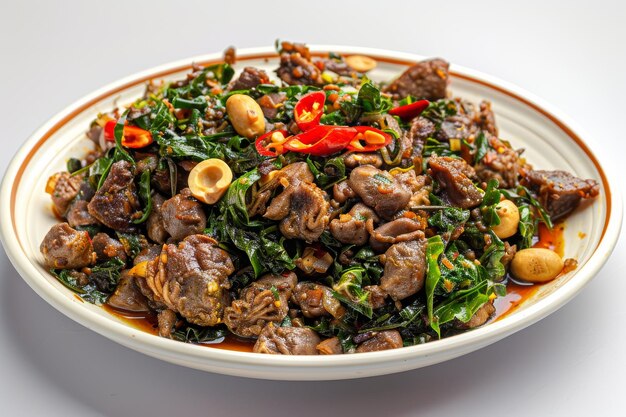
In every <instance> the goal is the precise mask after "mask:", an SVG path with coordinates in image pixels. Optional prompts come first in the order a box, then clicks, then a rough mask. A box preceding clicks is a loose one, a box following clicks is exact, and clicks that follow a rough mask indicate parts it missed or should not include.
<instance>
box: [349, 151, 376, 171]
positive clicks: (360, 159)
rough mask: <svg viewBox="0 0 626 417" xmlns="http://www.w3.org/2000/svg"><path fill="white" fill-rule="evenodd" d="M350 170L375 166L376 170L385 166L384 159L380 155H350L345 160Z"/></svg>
mask: <svg viewBox="0 0 626 417" xmlns="http://www.w3.org/2000/svg"><path fill="white" fill-rule="evenodd" d="M343 162H344V163H345V164H346V167H348V168H356V167H358V166H361V165H373V166H375V167H376V168H380V167H381V166H383V158H382V157H381V156H380V155H379V154H378V153H350V154H348V155H346V156H345V157H344V158H343Z"/></svg>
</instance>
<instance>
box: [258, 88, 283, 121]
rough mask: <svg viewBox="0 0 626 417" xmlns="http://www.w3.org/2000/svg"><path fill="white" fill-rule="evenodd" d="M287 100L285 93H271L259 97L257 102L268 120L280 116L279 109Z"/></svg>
mask: <svg viewBox="0 0 626 417" xmlns="http://www.w3.org/2000/svg"><path fill="white" fill-rule="evenodd" d="M286 99H287V95H286V94H285V93H283V92H280V93H270V94H265V95H264V96H261V97H259V99H258V100H257V101H256V102H257V103H259V106H261V110H262V111H263V116H265V118H266V119H268V120H271V119H274V118H275V117H276V116H277V115H278V109H279V108H280V107H281V106H282V105H283V104H282V103H283V102H284V101H285V100H286Z"/></svg>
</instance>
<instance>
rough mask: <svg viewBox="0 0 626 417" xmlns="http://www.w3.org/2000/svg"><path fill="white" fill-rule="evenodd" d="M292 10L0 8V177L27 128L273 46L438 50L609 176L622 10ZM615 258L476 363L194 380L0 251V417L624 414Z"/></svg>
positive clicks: (625, 68) (622, 288)
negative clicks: (524, 95) (101, 324)
mask: <svg viewBox="0 0 626 417" xmlns="http://www.w3.org/2000/svg"><path fill="white" fill-rule="evenodd" d="M296 3H297V2H296V1H293V0H292V1H281V2H273V3H272V2H260V1H256V2H244V1H232V0H231V1H220V2H209V1H184V2H183V1H180V2H171V3H169V2H168V3H166V2H161V1H154V0H153V1H133V2H131V1H111V0H108V1H97V2H79V1H66V2H53V1H41V2H34V1H19V2H18V1H11V2H9V1H7V0H0V121H1V122H2V123H1V124H0V126H1V127H0V143H1V145H2V148H1V150H0V172H4V170H5V169H6V166H7V164H8V163H9V161H10V159H11V157H12V155H13V154H14V153H15V152H16V150H17V149H18V147H19V146H20V145H21V143H22V142H23V141H24V140H25V139H26V138H27V137H28V135H29V134H31V133H32V132H33V131H34V129H35V128H36V127H37V126H39V125H40V124H41V123H43V122H44V121H46V119H47V118H49V117H50V116H52V115H53V114H54V113H56V112H58V111H59V110H61V109H62V108H64V107H65V106H67V105H68V104H70V103H71V102H73V101H75V100H76V99H78V98H80V97H81V96H83V95H85V94H87V93H89V92H91V91H92V90H94V89H96V88H98V87H100V86H102V85H103V84H106V83H109V82H111V81H114V80H116V79H118V78H120V77H122V76H125V75H128V74H130V73H133V72H136V71H139V70H143V69H146V68H149V67H152V66H154V65H157V64H161V63H164V62H168V61H171V60H175V59H180V58H186V57H189V56H192V55H197V54H203V53H208V52H215V51H221V50H223V49H224V48H225V47H226V46H228V45H231V44H233V45H236V46H238V47H248V46H265V45H271V44H272V43H273V42H274V40H275V39H276V38H277V37H280V38H281V39H288V40H300V41H307V42H309V43H327V44H332V43H334V44H345V45H359V46H370V47H377V48H388V49H395V50H400V51H407V52H413V53H418V54H422V55H438V56H442V57H445V58H446V59H448V60H449V61H451V62H453V63H457V64H460V65H463V66H467V67H470V68H474V69H477V70H480V71H483V72H486V73H489V74H492V75H495V76H497V77H499V78H502V79H505V80H507V81H510V82H513V83H516V84H518V85H519V86H521V87H523V88H525V89H527V90H529V91H531V92H533V93H535V94H537V95H539V96H541V97H542V98H544V99H545V100H547V101H548V102H550V103H552V104H554V105H555V106H557V107H559V108H561V109H562V110H563V111H564V112H565V113H566V114H568V115H570V116H571V117H573V118H574V119H575V120H576V121H577V122H578V124H579V125H580V126H582V128H583V129H585V130H586V131H587V132H589V136H588V138H587V140H588V142H589V144H590V145H591V146H592V148H593V149H594V151H595V152H596V153H597V155H598V156H599V158H600V160H601V161H602V162H603V163H604V164H605V165H606V166H607V167H610V166H612V167H617V166H619V167H620V168H622V169H624V166H625V164H624V154H625V152H626V137H625V136H624V132H625V129H624V123H626V120H624V119H625V118H624V110H623V109H624V99H625V96H626V52H625V51H626V47H625V45H624V44H625V42H626V29H625V28H626V24H625V18H626V7H625V6H624V4H625V3H624V2H620V1H613V2H611V1H593V2H577V1H554V2H548V1H545V0H544V1H521V2H516V3H515V4H514V5H513V4H511V2H506V1H490V2H482V1H463V2H453V1H433V0H430V1H427V2H421V1H420V2H418V1H412V2H409V1H393V2H392V1H382V2H381V1H376V2H373V1H364V0H362V1H338V0H335V1H321V0H317V1H309V2H301V3H302V4H301V5H300V4H296ZM455 3H458V4H455ZM175 4H179V5H178V6H175ZM579 4H584V5H585V6H579ZM623 177H624V176H623V175H622V176H621V178H620V179H621V180H622V184H621V185H620V184H617V186H618V187H622V190H623V189H624V186H623V184H624V178H623ZM625 254H626V242H625V239H621V241H620V243H619V244H618V246H617V248H616V249H615V252H614V255H613V256H612V257H611V258H610V259H609V260H608V262H607V264H606V266H605V267H604V269H603V270H602V272H601V273H600V274H599V275H598V276H597V277H596V278H595V280H594V281H592V282H591V284H590V285H589V286H588V287H586V288H585V289H584V291H583V292H582V293H581V294H580V295H579V296H578V297H577V298H575V299H574V300H573V301H572V302H570V303H569V304H568V305H566V306H565V307H563V308H562V309H561V310H559V311H558V312H556V313H555V314H553V315H552V316H550V317H548V318H546V319H544V320H543V321H541V322H539V323H537V324H535V325H533V326H531V327H530V328H528V329H526V330H523V331H521V332H519V333H517V334H515V335H513V336H511V337H509V338H507V339H505V340H503V341H501V342H498V343H496V344H494V345H491V346H489V347H487V348H485V349H482V350H480V351H478V352H475V353H472V354H469V355H466V356H464V357H461V358H458V359H455V360H452V361H449V362H446V363H443V364H439V365H435V366H431V367H429V368H425V369H420V370H415V371H410V372H405V373H402V374H396V375H390V376H384V377H376V378H369V379H361V380H352V381H337V382H316V383H297V382H267V381H260V380H250V379H241V378H235V377H227V376H220V375H214V374H209V373H203V372H199V371H194V370H191V369H186V368H182V367H178V366H175V365H170V364H167V363H164V362H161V361H158V360H156V359H152V358H149V357H147V356H144V355H142V354H140V353H136V352H134V351H131V350H129V349H127V348H124V347H122V346H120V345H117V344H115V343H113V342H111V341H109V340H107V339H105V338H104V337H102V336H99V335H98V334H96V333H93V332H91V331H89V330H88V329H86V328H83V327H81V326H80V325H78V324H76V323H74V322H72V321H71V320H69V319H67V318H66V317H64V316H62V315H61V314H60V313H58V312H57V311H56V310H54V309H53V308H52V307H50V306H49V305H47V304H46V303H45V302H44V301H43V300H41V299H40V298H39V297H38V296H37V295H36V294H35V293H34V292H33V291H32V290H31V289H30V288H29V287H28V286H27V285H26V284H25V283H24V282H23V281H22V279H21V278H20V277H19V275H18V274H17V273H16V272H15V270H14V269H13V267H12V266H11V264H10V263H9V261H8V259H7V257H6V255H5V253H4V251H3V250H2V249H0V275H1V279H0V415H3V416H4V415H6V416H22V415H25V416H44V415H45V416H101V415H106V416H133V417H139V416H158V415H167V416H187V415H189V416H191V415H194V416H201V415H211V416H221V415H255V416H266V415H268V416H270V415H272V416H282V415H288V414H289V415H295V416H299V417H306V416H319V415H344V416H352V415H354V416H359V417H361V416H370V415H371V416H374V415H375V416H380V415H384V416H412V415H418V414H419V415H432V416H456V415H465V416H475V415H476V416H478V415H481V416H484V415H497V416H500V415H502V416H507V417H513V416H527V415H537V416H582V415H598V416H618V415H619V416H623V415H626V404H625V400H624V395H625V393H624V391H625V388H626V383H625V382H624V380H625V378H624V375H625V374H626V359H625V358H624V356H625V355H626V349H625V346H626V330H625V328H624V323H626V307H625V306H626V276H625V275H626V274H625V273H624V271H626V261H625V259H626V257H625V256H624V255H625Z"/></svg>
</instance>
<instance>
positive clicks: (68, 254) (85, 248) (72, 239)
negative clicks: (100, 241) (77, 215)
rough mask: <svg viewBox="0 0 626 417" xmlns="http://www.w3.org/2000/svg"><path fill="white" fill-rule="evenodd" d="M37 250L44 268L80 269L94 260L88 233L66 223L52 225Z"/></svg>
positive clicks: (94, 255)
mask: <svg viewBox="0 0 626 417" xmlns="http://www.w3.org/2000/svg"><path fill="white" fill-rule="evenodd" d="M39 250H40V251H41V254H42V255H43V257H44V263H45V265H46V268H55V269H80V268H83V267H86V266H90V265H93V264H94V263H95V262H96V254H95V252H94V251H93V245H92V244H91V239H89V233H87V232H79V231H77V230H74V229H72V228H71V227H70V226H69V225H68V224H67V223H58V224H55V225H54V226H52V228H51V229H50V231H48V233H47V234H46V236H45V237H44V239H43V241H42V242H41V245H40V246H39Z"/></svg>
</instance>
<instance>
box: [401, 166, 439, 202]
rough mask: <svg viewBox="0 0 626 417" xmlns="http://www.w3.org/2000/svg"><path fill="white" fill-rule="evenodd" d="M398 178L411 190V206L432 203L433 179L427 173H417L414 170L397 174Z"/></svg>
mask: <svg viewBox="0 0 626 417" xmlns="http://www.w3.org/2000/svg"><path fill="white" fill-rule="evenodd" d="M395 177H396V179H397V180H398V181H399V182H400V183H402V184H404V185H405V186H406V187H407V188H409V189H410V190H411V193H412V195H411V199H410V200H409V204H408V205H409V207H417V206H422V205H430V193H431V192H432V191H433V187H432V181H431V179H430V177H428V176H427V175H417V174H415V171H414V170H411V171H408V172H402V173H400V174H397V175H396V176H395Z"/></svg>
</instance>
